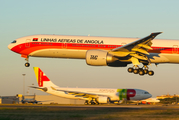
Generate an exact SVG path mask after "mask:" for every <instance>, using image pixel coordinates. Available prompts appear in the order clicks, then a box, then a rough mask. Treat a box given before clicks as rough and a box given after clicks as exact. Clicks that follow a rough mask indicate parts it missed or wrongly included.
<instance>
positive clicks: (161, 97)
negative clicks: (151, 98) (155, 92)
mask: <svg viewBox="0 0 179 120" xmlns="http://www.w3.org/2000/svg"><path fill="white" fill-rule="evenodd" d="M174 97H179V95H177V94H174V95H170V94H167V95H161V96H157V97H156V98H157V99H165V98H174Z"/></svg>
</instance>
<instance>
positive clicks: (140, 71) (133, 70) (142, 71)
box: [127, 65, 154, 76]
mask: <svg viewBox="0 0 179 120" xmlns="http://www.w3.org/2000/svg"><path fill="white" fill-rule="evenodd" d="M148 69H149V68H148V67H147V65H144V66H143V67H142V68H139V66H138V65H134V66H133V67H130V68H128V69H127V71H128V72H129V73H134V74H139V75H141V76H143V75H144V74H148V75H149V76H153V75H154V71H152V70H148Z"/></svg>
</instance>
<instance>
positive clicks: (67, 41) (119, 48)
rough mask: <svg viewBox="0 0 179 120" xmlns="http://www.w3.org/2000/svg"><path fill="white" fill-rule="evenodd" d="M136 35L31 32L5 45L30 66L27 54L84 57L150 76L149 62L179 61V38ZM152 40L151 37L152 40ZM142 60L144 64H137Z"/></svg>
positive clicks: (94, 64)
mask: <svg viewBox="0 0 179 120" xmlns="http://www.w3.org/2000/svg"><path fill="white" fill-rule="evenodd" d="M160 33H161V32H157V33H152V34H150V35H149V36H147V37H144V38H141V39H139V40H137V39H136V38H119V37H93V36H64V35H31V36H26V37H21V38H18V39H16V40H14V41H13V42H12V43H11V44H9V45H8V48H9V49H10V50H11V51H13V52H16V53H19V54H21V57H23V58H25V60H26V61H27V63H25V66H26V67H29V65H30V64H29V57H30V56H32V57H51V58H74V59H85V60H86V63H87V64H88V65H91V66H111V67H126V66H127V65H128V64H131V63H132V64H133V67H129V68H128V72H129V73H134V74H139V75H144V74H148V75H150V76H152V75H153V74H154V72H153V71H152V70H149V68H148V65H150V64H151V63H155V64H156V65H158V64H159V63H179V53H178V46H179V41H178V40H165V39H155V40H153V39H154V38H155V37H156V36H157V35H158V34H160ZM152 40H153V41H152ZM140 63H142V64H143V67H142V68H139V66H138V65H139V64H140Z"/></svg>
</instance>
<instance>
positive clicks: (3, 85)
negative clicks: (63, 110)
mask: <svg viewBox="0 0 179 120" xmlns="http://www.w3.org/2000/svg"><path fill="white" fill-rule="evenodd" d="M178 5H179V1H178V0H170V1H168V0H157V1H156V0H135V1H134V0H112V1H104V0H98V1H96V0H85V1H84V0H76V1H74V0H68V1H67V0H38V1H37V0H31V1H27V0H18V1H15V0H9V1H4V0H0V15H1V19H0V35H1V40H0V41H1V44H0V60H1V64H0V96H5V95H15V94H21V93H23V77H22V74H23V73H25V74H26V77H25V84H26V91H27V86H30V85H32V83H34V84H35V85H37V83H36V79H35V75H34V72H33V66H37V67H40V68H41V69H42V70H43V71H44V72H45V73H46V75H48V77H49V78H50V79H51V80H52V81H53V82H54V83H55V84H57V85H59V86H63V87H66V86H68V87H76V86H78V87H90V88H93V87H94V88H97V87H102V88H104V87H105V88H139V89H144V90H147V91H149V92H150V93H151V94H152V95H153V96H154V97H155V96H157V95H161V94H167V93H170V94H179V88H178V84H179V80H178V72H179V65H178V64H160V65H159V66H158V67H156V66H155V65H152V66H150V68H151V69H152V70H154V71H155V75H154V76H153V77H149V76H147V75H146V76H143V77H140V76H139V75H134V74H129V73H128V72H127V67H126V68H111V67H92V66H88V65H86V62H85V60H74V59H60V58H59V59H54V58H30V63H31V66H30V67H29V68H25V67H24V63H25V60H24V58H21V57H20V55H19V54H16V53H13V52H12V51H10V50H9V49H8V48H7V45H8V44H9V43H10V42H12V41H13V40H15V39H16V38H19V37H22V36H27V35H33V34H60V35H86V36H87V35H88V34H90V35H91V36H114V37H135V38H136V37H145V36H147V35H149V34H150V33H151V32H159V31H162V32H164V33H162V34H161V35H159V36H157V38H164V39H179V34H178V31H179V22H178V21H179V15H178V14H179V7H178ZM129 66H131V65H129ZM33 91H35V92H36V93H37V94H44V93H42V92H40V91H37V90H33ZM30 93H32V90H31V89H30Z"/></svg>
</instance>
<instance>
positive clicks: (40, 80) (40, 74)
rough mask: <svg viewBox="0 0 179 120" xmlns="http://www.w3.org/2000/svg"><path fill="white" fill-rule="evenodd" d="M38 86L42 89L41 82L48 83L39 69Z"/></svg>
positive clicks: (47, 79)
mask: <svg viewBox="0 0 179 120" xmlns="http://www.w3.org/2000/svg"><path fill="white" fill-rule="evenodd" d="M38 75H39V76H38V78H39V79H38V85H39V87H43V81H50V80H49V78H48V77H47V76H46V75H45V74H44V73H43V71H42V70H41V69H39V74H38Z"/></svg>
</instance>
